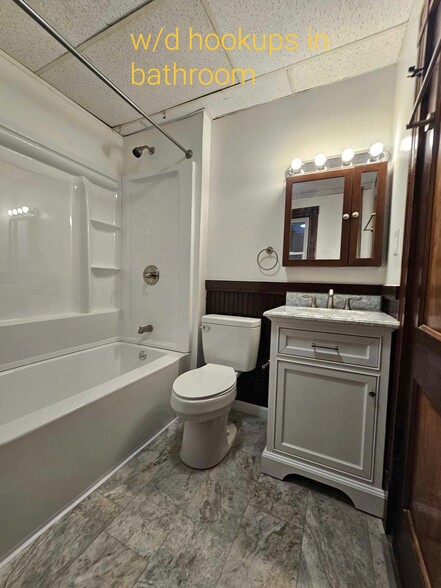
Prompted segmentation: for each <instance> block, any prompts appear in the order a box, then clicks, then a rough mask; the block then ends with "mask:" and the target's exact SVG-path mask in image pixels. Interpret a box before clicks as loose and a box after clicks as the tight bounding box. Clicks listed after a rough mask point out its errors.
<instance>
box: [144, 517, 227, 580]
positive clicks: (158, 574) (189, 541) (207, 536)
mask: <svg viewBox="0 0 441 588" xmlns="http://www.w3.org/2000/svg"><path fill="white" fill-rule="evenodd" d="M230 545H231V542H230V541H227V540H225V539H224V538H222V537H220V536H219V535H218V534H217V533H214V532H213V531H212V529H211V528H210V526H209V525H203V524H199V523H197V522H194V521H192V520H191V519H189V518H187V517H184V516H183V517H180V518H179V519H178V520H177V521H176V523H175V525H174V527H173V531H172V532H171V533H170V534H169V536H168V537H167V540H166V541H164V543H163V544H162V545H161V547H160V548H159V549H158V551H157V552H156V554H155V555H154V556H153V557H152V559H151V561H150V563H149V566H148V568H147V569H146V571H145V572H144V573H143V574H142V575H141V577H140V579H139V580H138V582H137V583H136V584H135V588H152V587H154V588H172V587H173V588H174V587H175V586H179V588H213V587H214V586H215V585H216V581H217V579H218V577H219V574H220V572H221V570H222V567H223V565H224V563H225V560H226V557H227V555H228V550H229V548H230Z"/></svg>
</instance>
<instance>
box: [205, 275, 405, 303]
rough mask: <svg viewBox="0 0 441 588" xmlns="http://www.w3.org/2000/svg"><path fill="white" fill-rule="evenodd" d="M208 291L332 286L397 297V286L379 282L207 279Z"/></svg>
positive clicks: (283, 290)
mask: <svg viewBox="0 0 441 588" xmlns="http://www.w3.org/2000/svg"><path fill="white" fill-rule="evenodd" d="M205 288H206V290H207V291H208V292H210V291H219V292H248V293H252V292H256V293H261V294H286V292H317V293H319V294H321V293H324V294H326V293H327V292H328V290H329V288H333V289H334V291H335V292H336V294H339V293H341V294H365V295H366V296H384V297H386V298H388V299H390V300H398V299H399V287H398V286H382V285H380V284H335V283H320V284H316V283H311V282H251V281H250V282H247V281H233V280H207V281H206V282H205Z"/></svg>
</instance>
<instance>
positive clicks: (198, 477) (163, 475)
mask: <svg viewBox="0 0 441 588" xmlns="http://www.w3.org/2000/svg"><path fill="white" fill-rule="evenodd" d="M207 476H208V471H207V470H194V469H192V468H190V467H188V466H187V465H185V464H184V463H183V462H182V461H181V458H180V457H179V453H177V452H176V453H172V454H170V455H169V459H168V461H167V462H166V463H165V464H164V467H162V468H160V470H159V471H158V472H157V473H156V474H154V475H153V477H152V483H153V484H155V486H156V487H157V488H158V490H159V491H160V492H163V493H164V494H166V495H167V496H169V497H170V498H171V499H172V500H175V501H179V502H183V503H187V502H189V500H190V499H191V498H192V497H193V496H194V495H195V493H196V492H197V490H198V488H199V487H200V486H201V484H202V483H203V481H204V480H205V479H206V477H207Z"/></svg>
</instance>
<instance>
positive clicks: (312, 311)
mask: <svg viewBox="0 0 441 588" xmlns="http://www.w3.org/2000/svg"><path fill="white" fill-rule="evenodd" d="M263 316H266V317H267V318H269V319H271V320H278V319H299V320H309V321H315V322H321V321H324V322H331V323H344V324H347V325H366V326H373V327H383V328H388V329H394V330H395V329H398V327H399V326H400V323H399V322H398V321H397V320H396V319H394V318H393V317H392V316H390V315H388V314H386V313H384V312H376V311H375V312H374V311H367V310H341V309H338V308H335V309H334V308H332V309H331V308H303V307H299V306H279V307H278V308H272V309H271V310H267V311H266V312H264V313H263Z"/></svg>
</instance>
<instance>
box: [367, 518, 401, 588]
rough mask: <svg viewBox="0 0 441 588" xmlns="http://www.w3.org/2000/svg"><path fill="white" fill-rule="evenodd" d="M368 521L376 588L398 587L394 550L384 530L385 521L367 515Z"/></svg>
mask: <svg viewBox="0 0 441 588" xmlns="http://www.w3.org/2000/svg"><path fill="white" fill-rule="evenodd" d="M367 523H368V530H369V540H370V543H371V552H372V561H373V565H374V573H375V588H396V587H397V583H396V580H395V575H394V569H393V562H392V552H391V547H390V546H389V543H388V540H387V537H386V534H385V532H384V526H383V521H382V520H381V519H377V518H375V517H371V516H367Z"/></svg>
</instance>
